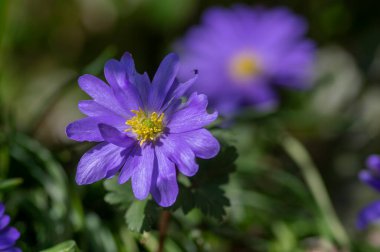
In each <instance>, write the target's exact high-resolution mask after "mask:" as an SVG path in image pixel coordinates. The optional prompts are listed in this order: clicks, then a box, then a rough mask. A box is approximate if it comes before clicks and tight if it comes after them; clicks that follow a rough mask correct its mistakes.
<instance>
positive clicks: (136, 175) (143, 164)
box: [132, 145, 155, 200]
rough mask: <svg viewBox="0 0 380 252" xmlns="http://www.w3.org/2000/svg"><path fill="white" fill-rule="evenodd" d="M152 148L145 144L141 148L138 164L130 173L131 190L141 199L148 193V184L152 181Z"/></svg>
mask: <svg viewBox="0 0 380 252" xmlns="http://www.w3.org/2000/svg"><path fill="white" fill-rule="evenodd" d="M154 156H155V155H154V149H153V148H152V146H150V145H146V146H144V147H143V148H142V149H141V156H140V157H139V161H138V162H137V163H138V165H137V166H136V167H135V169H134V172H133V174H132V190H133V193H134V195H135V197H136V198H137V199H139V200H143V199H145V198H146V197H148V195H149V190H150V185H151V182H152V173H153V164H154Z"/></svg>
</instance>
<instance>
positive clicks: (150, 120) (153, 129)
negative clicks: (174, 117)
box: [125, 108, 164, 145]
mask: <svg viewBox="0 0 380 252" xmlns="http://www.w3.org/2000/svg"><path fill="white" fill-rule="evenodd" d="M131 112H132V113H134V114H135V116H134V117H132V118H131V119H129V120H128V121H126V122H125V124H126V125H128V126H130V128H129V129H126V130H125V131H131V132H133V133H135V134H136V137H137V140H139V141H140V145H143V144H144V143H145V142H147V141H154V140H156V138H157V137H158V136H160V135H161V134H162V132H163V131H164V123H163V120H164V113H162V114H160V115H159V114H157V113H156V112H153V113H151V114H147V113H145V112H144V111H143V110H142V109H141V108H140V109H139V110H132V111H131Z"/></svg>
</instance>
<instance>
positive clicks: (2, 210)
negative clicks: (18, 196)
mask: <svg viewBox="0 0 380 252" xmlns="http://www.w3.org/2000/svg"><path fill="white" fill-rule="evenodd" d="M4 213H5V206H4V204H3V203H0V216H3V215H4Z"/></svg>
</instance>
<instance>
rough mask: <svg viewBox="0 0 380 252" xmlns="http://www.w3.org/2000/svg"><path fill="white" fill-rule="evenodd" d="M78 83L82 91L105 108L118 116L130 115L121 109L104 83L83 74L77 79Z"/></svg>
mask: <svg viewBox="0 0 380 252" xmlns="http://www.w3.org/2000/svg"><path fill="white" fill-rule="evenodd" d="M78 83H79V86H80V88H81V89H82V90H83V91H85V92H86V93H87V94H88V95H89V96H91V97H92V98H93V99H94V101H96V102H97V103H99V104H100V105H102V106H104V107H105V108H107V109H109V110H112V111H114V112H115V113H117V114H119V115H129V114H131V113H130V112H129V111H126V110H124V109H122V108H121V106H120V105H119V104H118V102H117V101H116V98H115V96H114V95H113V92H112V89H111V88H110V86H108V85H107V84H106V83H105V82H104V81H102V80H100V79H98V78H96V77H95V76H92V75H90V74H85V75H83V76H81V77H79V80H78Z"/></svg>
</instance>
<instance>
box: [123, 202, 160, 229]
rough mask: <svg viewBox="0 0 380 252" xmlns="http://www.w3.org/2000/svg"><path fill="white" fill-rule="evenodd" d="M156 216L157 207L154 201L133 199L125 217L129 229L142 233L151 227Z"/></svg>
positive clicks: (156, 218) (157, 212) (155, 221)
mask: <svg viewBox="0 0 380 252" xmlns="http://www.w3.org/2000/svg"><path fill="white" fill-rule="evenodd" d="M158 216H159V207H158V206H157V204H156V203H155V202H153V201H152V200H144V201H139V200H135V201H134V202H133V204H132V205H131V207H130V208H129V209H128V211H127V213H126V215H125V219H126V222H127V224H128V228H129V229H130V230H131V231H134V232H139V233H143V232H147V231H150V230H151V229H152V227H153V225H155V224H156V223H157V220H158Z"/></svg>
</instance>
